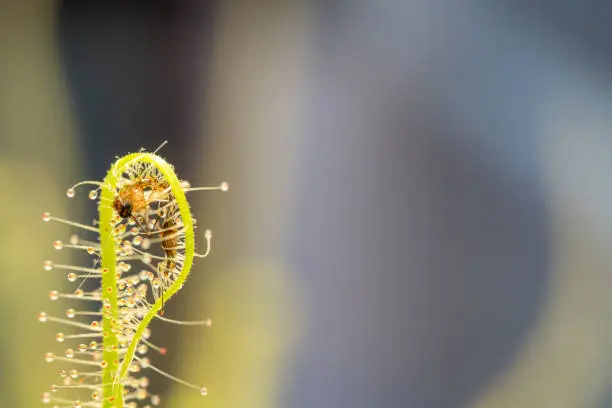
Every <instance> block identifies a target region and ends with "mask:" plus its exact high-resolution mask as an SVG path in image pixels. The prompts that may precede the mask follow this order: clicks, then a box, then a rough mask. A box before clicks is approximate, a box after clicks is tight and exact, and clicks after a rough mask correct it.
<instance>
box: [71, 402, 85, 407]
mask: <svg viewBox="0 0 612 408" xmlns="http://www.w3.org/2000/svg"><path fill="white" fill-rule="evenodd" d="M72 406H73V408H81V407H82V406H83V405H81V401H79V400H76V401H74V404H72Z"/></svg>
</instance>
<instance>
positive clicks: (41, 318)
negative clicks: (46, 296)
mask: <svg viewBox="0 0 612 408" xmlns="http://www.w3.org/2000/svg"><path fill="white" fill-rule="evenodd" d="M47 317H48V316H47V314H46V313H45V312H40V313H39V314H38V321H39V322H43V323H44V322H46V321H47Z"/></svg>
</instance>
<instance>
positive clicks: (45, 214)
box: [42, 212, 51, 222]
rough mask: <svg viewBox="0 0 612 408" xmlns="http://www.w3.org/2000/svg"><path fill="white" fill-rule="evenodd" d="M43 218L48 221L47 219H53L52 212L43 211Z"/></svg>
mask: <svg viewBox="0 0 612 408" xmlns="http://www.w3.org/2000/svg"><path fill="white" fill-rule="evenodd" d="M42 219H43V221H45V222H47V221H51V214H50V213H48V212H46V213H43V215H42Z"/></svg>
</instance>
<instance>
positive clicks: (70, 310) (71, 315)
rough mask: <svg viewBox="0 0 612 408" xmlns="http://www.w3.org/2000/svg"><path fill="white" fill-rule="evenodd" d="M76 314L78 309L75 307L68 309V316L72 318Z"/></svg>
mask: <svg viewBox="0 0 612 408" xmlns="http://www.w3.org/2000/svg"><path fill="white" fill-rule="evenodd" d="M75 315H76V311H75V310H74V309H68V310H66V316H68V317H69V318H70V319H72V318H73V317H74V316H75Z"/></svg>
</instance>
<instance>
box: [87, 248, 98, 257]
mask: <svg viewBox="0 0 612 408" xmlns="http://www.w3.org/2000/svg"><path fill="white" fill-rule="evenodd" d="M94 252H96V249H95V248H94V247H87V253H88V254H89V255H93V254H94Z"/></svg>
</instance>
